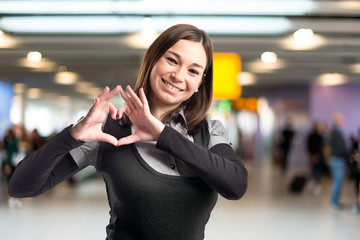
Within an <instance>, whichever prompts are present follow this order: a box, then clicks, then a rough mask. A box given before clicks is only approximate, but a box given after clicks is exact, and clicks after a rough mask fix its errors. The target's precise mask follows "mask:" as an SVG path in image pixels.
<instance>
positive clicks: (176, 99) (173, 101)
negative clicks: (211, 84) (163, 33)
mask: <svg viewBox="0 0 360 240" xmlns="http://www.w3.org/2000/svg"><path fill="white" fill-rule="evenodd" d="M206 60H207V58H206V53H205V50H204V47H203V46H202V44H201V43H199V42H194V41H190V40H179V41H178V42H177V43H176V44H174V45H173V46H172V47H171V48H169V49H168V50H167V51H166V52H165V54H164V55H163V56H162V57H161V58H160V59H159V60H158V61H157V62H156V63H155V65H154V67H153V69H152V71H151V74H150V89H151V91H152V93H151V94H150V96H149V97H148V98H149V102H150V105H151V106H152V107H165V108H167V110H170V109H174V108H176V107H177V106H179V105H180V104H181V103H182V102H183V101H185V100H187V99H189V98H190V97H191V96H192V95H193V94H194V93H195V91H196V90H197V88H198V87H199V86H200V84H201V80H202V76H203V74H204V71H205V67H206ZM195 94H196V93H195Z"/></svg>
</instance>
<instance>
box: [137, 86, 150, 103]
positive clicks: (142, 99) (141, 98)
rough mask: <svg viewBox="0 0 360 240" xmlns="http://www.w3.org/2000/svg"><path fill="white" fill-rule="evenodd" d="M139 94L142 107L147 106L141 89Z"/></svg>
mask: <svg viewBox="0 0 360 240" xmlns="http://www.w3.org/2000/svg"><path fill="white" fill-rule="evenodd" d="M139 94H140V100H141V103H142V104H143V106H148V105H149V103H148V101H147V98H146V95H145V92H144V89H143V88H140V91H139Z"/></svg>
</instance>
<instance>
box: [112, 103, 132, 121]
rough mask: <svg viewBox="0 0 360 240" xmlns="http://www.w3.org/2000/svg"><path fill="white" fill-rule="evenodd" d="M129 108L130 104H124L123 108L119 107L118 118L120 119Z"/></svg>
mask: <svg viewBox="0 0 360 240" xmlns="http://www.w3.org/2000/svg"><path fill="white" fill-rule="evenodd" d="M127 109H128V105H124V106H122V107H121V108H119V109H118V110H117V112H116V118H117V119H120V118H122V116H123V114H124V112H126V110H127ZM130 111H131V110H130Z"/></svg>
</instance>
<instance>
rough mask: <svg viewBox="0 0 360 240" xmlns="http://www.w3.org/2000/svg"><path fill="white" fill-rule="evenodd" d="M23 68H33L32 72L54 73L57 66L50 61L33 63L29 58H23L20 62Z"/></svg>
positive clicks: (43, 60)
mask: <svg viewBox="0 0 360 240" xmlns="http://www.w3.org/2000/svg"><path fill="white" fill-rule="evenodd" d="M18 65H19V66H21V67H27V68H32V71H41V72H52V71H54V68H55V66H56V64H55V63H54V62H52V61H50V60H49V59H46V58H41V60H40V61H38V62H31V61H29V60H28V59H27V58H22V59H20V60H19V61H18Z"/></svg>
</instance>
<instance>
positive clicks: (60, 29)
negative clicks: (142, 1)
mask: <svg viewBox="0 0 360 240" xmlns="http://www.w3.org/2000/svg"><path fill="white" fill-rule="evenodd" d="M142 21H143V17H141V16H126V17H125V16H77V17H76V16H35V17H27V16H19V17H13V16H11V17H2V18H1V19H0V28H2V29H4V30H6V31H9V32H13V33H22V34H26V33H48V34H95V33H102V34H129V33H138V32H141V31H142V30H143V29H142ZM152 21H153V26H154V30H155V31H157V32H163V31H164V30H166V29H167V28H168V27H170V26H172V25H175V24H178V23H188V24H193V25H195V26H197V27H199V28H201V29H204V30H205V31H207V32H208V33H209V34H230V35H231V34H261V35H264V34H279V33H285V32H288V31H289V30H290V29H291V23H290V21H289V20H288V19H287V18H284V17H222V16H203V17H199V16H184V17H176V16H156V17H152ZM234 26H236V27H235V28H234Z"/></svg>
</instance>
